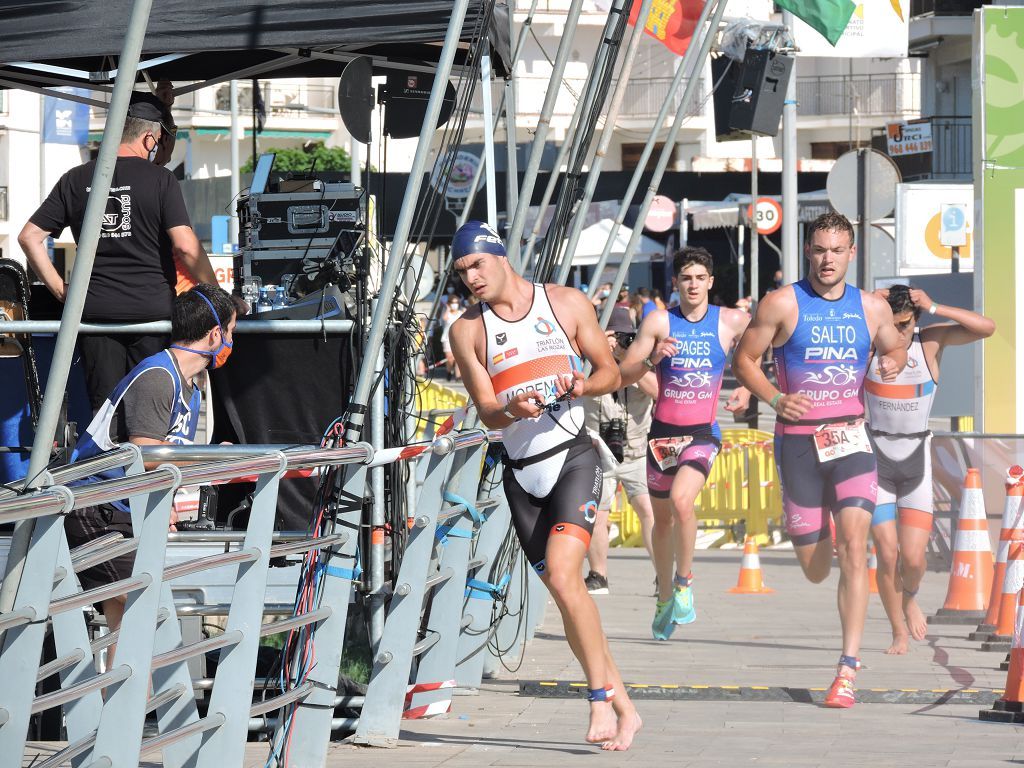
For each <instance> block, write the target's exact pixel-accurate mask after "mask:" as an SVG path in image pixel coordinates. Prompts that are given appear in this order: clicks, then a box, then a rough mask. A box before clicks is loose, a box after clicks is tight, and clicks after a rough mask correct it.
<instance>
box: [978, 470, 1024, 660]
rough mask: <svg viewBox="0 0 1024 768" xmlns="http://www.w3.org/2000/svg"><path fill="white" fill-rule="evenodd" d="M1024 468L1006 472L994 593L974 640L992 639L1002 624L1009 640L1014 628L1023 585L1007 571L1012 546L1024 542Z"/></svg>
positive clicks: (994, 573)
mask: <svg viewBox="0 0 1024 768" xmlns="http://www.w3.org/2000/svg"><path fill="white" fill-rule="evenodd" d="M1022 497H1024V467H1021V466H1019V465H1017V464H1015V465H1013V466H1012V467H1010V468H1009V469H1008V470H1007V471H1006V504H1005V505H1004V507H1003V521H1002V524H1001V527H1000V529H999V543H998V544H997V545H996V564H995V569H994V571H993V576H992V592H991V593H990V594H989V598H988V612H987V613H986V614H985V619H984V621H983V622H982V623H981V624H979V625H978V629H977V630H976V631H975V632H973V633H972V634H971V635H970V636H969V638H968V639H970V640H990V639H991V635H992V634H993V633H996V632H997V630H996V628H997V626H1002V627H1003V629H1004V630H1005V632H1002V631H1000V632H998V634H1005V635H1007V637H1006V638H1005V640H1006V641H1008V640H1009V637H1008V635H1009V634H1010V632H1011V631H1012V628H1013V612H1014V607H1015V606H1016V604H1017V592H1018V591H1020V587H1021V584H1020V582H1019V580H1018V579H1017V578H1016V577H1015V579H1014V580H1013V581H1007V579H1006V570H1007V560H1008V557H1009V554H1010V549H1011V547H1013V546H1015V545H1017V546H1019V545H1020V544H1021V543H1024V505H1022V503H1021V502H1022V501H1024V498H1022ZM1013 583H1016V585H1017V586H1016V588H1015V589H1013V591H1012V593H1011V594H1010V595H1009V596H1007V595H1005V594H1004V593H1005V592H1006V589H1007V587H1008V586H1009V585H1010V584H1013ZM1004 612H1006V613H1008V615H1009V618H1008V619H1004V620H1003V621H1002V622H1000V615H1001V614H1002V613H1004Z"/></svg>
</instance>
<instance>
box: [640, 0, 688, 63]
mask: <svg viewBox="0 0 1024 768" xmlns="http://www.w3.org/2000/svg"><path fill="white" fill-rule="evenodd" d="M640 5H641V4H640V3H639V2H635V3H633V10H632V11H630V13H629V23H630V24H631V25H633V26H635V25H636V18H637V16H639V15H640ZM703 8H704V3H703V2H702V0H654V2H653V3H651V12H650V13H649V14H648V16H647V24H646V25H645V26H644V32H646V33H647V34H648V35H650V36H651V37H653V38H654V39H655V40H657V41H658V42H660V43H662V44H663V45H664V46H665V47H666V48H668V49H669V50H670V51H672V52H673V53H676V54H678V55H680V56H682V55H683V54H684V53H686V49H687V48H688V47H689V45H690V38H691V37H693V32H694V30H695V29H696V28H697V19H699V18H700V12H701V10H703Z"/></svg>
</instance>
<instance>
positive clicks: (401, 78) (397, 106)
mask: <svg viewBox="0 0 1024 768" xmlns="http://www.w3.org/2000/svg"><path fill="white" fill-rule="evenodd" d="M445 85H446V87H445V91H444V99H443V100H442V102H441V112H440V114H439V115H438V117H437V127H438V128H440V127H441V126H442V125H444V124H445V123H447V122H448V118H449V117H451V115H452V110H453V109H454V108H455V88H454V87H453V86H452V84H451V82H448V83H446V84H445ZM433 87H434V76H433V75H432V74H428V73H426V72H412V71H408V70H398V71H395V70H392V71H390V72H388V80H387V83H386V84H385V85H383V86H382V87H381V90H380V103H381V104H384V105H385V106H386V107H387V109H386V110H385V111H384V133H385V134H386V135H388V136H390V137H391V138H392V139H413V138H416V137H417V136H419V135H420V128H422V127H423V119H424V118H425V117H426V116H427V100H428V99H430V90H431V89H432V88H433Z"/></svg>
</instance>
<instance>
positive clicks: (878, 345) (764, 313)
mask: <svg viewBox="0 0 1024 768" xmlns="http://www.w3.org/2000/svg"><path fill="white" fill-rule="evenodd" d="M807 236H808V241H807V244H806V246H805V248H806V254H807V259H808V262H809V269H808V272H807V278H806V279H805V280H801V281H800V282H798V283H794V284H792V285H789V286H785V287H784V288H780V289H778V290H776V291H772V292H771V293H769V294H767V295H766V296H765V297H764V299H763V300H762V301H761V304H760V306H759V307H758V308H757V314H756V315H755V316H754V319H753V321H752V322H751V324H750V327H749V328H748V329H747V331H746V333H744V334H743V338H742V339H740V343H739V347H738V348H737V350H736V357H735V359H734V361H733V366H734V367H733V370H734V371H735V373H736V378H737V379H738V380H739V381H740V383H741V384H744V385H745V386H747V387H748V388H749V389H750V391H751V392H752V393H753V394H754V395H755V396H756V397H758V398H759V399H761V400H764V401H766V402H768V403H769V404H770V405H771V407H772V408H773V409H774V410H775V412H776V413H777V414H778V420H777V422H776V428H775V461H776V464H777V465H778V468H779V479H780V481H781V485H782V504H783V513H784V516H785V523H786V530H787V531H788V532H789V535H790V537H791V538H792V540H793V545H794V546H793V548H794V550H795V552H796V556H797V559H798V560H799V562H800V566H801V568H802V569H803V571H804V575H805V576H806V577H807V578H808V579H809V580H810V581H813V582H815V583H818V582H821V581H823V580H824V579H825V578H826V577H827V576H828V574H829V571H830V570H831V568H832V541H831V537H830V535H829V528H830V526H829V519H830V515H831V516H832V517H834V519H835V523H836V551H837V553H838V555H839V570H840V574H841V575H840V579H839V601H838V602H839V616H840V619H841V623H842V627H843V647H842V651H841V653H840V656H839V664H838V667H837V669H836V678H835V680H834V681H833V682H832V686H831V688H830V689H829V691H828V694H827V695H826V697H825V706H828V707H850V706H853V704H854V701H855V695H854V687H853V680H854V679H855V677H856V674H857V668H858V666H859V661H858V659H857V654H858V653H859V651H860V640H861V635H862V634H863V631H864V619H865V616H866V614H867V607H868V579H867V554H866V553H867V535H868V528H869V526H870V524H871V514H872V512H873V511H874V508H875V498H876V494H877V492H878V486H877V482H876V473H875V455H874V449H873V447H872V444H871V439H870V437H869V436H868V432H867V429H866V427H865V424H864V395H863V390H862V385H863V381H864V376H865V373H866V371H867V365H868V360H869V359H871V348H872V344H873V345H874V347H875V354H876V357H875V360H876V362H877V366H878V369H879V375H880V377H881V378H882V379H883V380H885V381H892V380H893V379H894V378H895V377H896V375H897V374H898V373H899V371H900V369H902V368H903V366H904V365H905V364H906V360H907V350H906V347H905V346H904V345H903V344H902V343H901V341H900V336H899V333H898V332H897V331H896V326H895V325H893V319H892V311H891V310H890V309H889V305H888V304H887V303H886V302H885V301H884V300H883V299H881V298H880V297H878V296H875V295H873V294H869V293H865V292H864V291H862V290H859V289H858V288H856V287H855V286H852V285H847V283H846V272H847V269H848V268H849V266H850V263H851V262H852V261H853V258H854V256H855V255H856V252H857V249H856V247H855V246H854V243H853V227H852V226H851V225H850V222H849V221H848V220H847V219H846V217H845V216H842V215H841V214H838V213H826V214H823V215H821V216H819V217H818V218H817V219H815V220H814V221H813V222H812V223H811V224H810V225H809V227H808V230H807ZM769 347H773V348H774V354H775V363H776V369H777V372H778V379H779V386H778V388H776V387H775V386H774V385H773V384H772V383H771V382H770V381H768V379H767V377H766V376H765V375H764V372H763V371H762V370H761V366H760V359H761V356H762V355H763V354H764V353H765V352H766V351H767V350H768V348H769Z"/></svg>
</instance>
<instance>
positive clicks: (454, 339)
mask: <svg viewBox="0 0 1024 768" xmlns="http://www.w3.org/2000/svg"><path fill="white" fill-rule="evenodd" d="M479 318H480V315H479V312H478V311H474V312H473V313H472V314H471V315H469V316H468V317H467V316H466V315H463V316H462V317H460V318H459V319H458V320H456V321H455V322H454V323H453V324H452V328H451V331H450V332H449V333H450V335H449V341H450V342H451V345H452V354H453V355H454V356H455V363H456V364H457V365H458V366H459V372H460V373H461V374H462V383H463V384H464V385H465V387H466V391H467V392H468V393H469V396H470V398H471V399H472V400H473V404H474V405H475V406H476V411H477V413H478V414H479V416H480V421H482V422H483V423H484V425H485V426H487V427H489V428H490V429H502V428H504V427H507V426H508V425H509V424H511V423H512V422H513V421H515V419H510V418H509V417H508V416H506V415H505V413H504V411H505V408H508V410H509V412H510V413H513V414H515V417H516V418H517V419H520V418H533V417H534V416H538V415H540V414H541V413H542V412H543V410H544V408H543V404H540V403H538V402H535V401H534V400H533V399H531V395H533V393H532V392H521V393H519V394H518V395H516V396H515V397H513V398H512V399H510V400H509V401H508V403H507V404H502V403H499V402H498V399H497V398H496V397H495V395H494V387H493V386H491V377H490V376H489V375H488V374H487V368H485V367H484V364H483V361H482V360H481V359H480V356H479V354H478V353H477V349H476V348H477V341H478V338H477V333H478V331H479V329H480V328H481V327H482V323H480V322H478V320H479ZM605 348H606V349H607V344H606V345H605ZM534 397H535V396H534Z"/></svg>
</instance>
